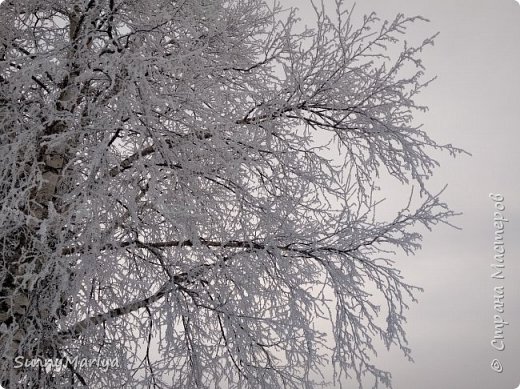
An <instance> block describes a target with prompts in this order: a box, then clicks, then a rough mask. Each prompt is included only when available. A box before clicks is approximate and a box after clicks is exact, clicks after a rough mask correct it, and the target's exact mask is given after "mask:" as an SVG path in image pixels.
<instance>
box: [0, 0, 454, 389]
mask: <svg viewBox="0 0 520 389" xmlns="http://www.w3.org/2000/svg"><path fill="white" fill-rule="evenodd" d="M336 6H337V7H336V8H337V9H336V13H335V15H334V17H329V16H327V15H328V13H327V12H325V11H324V10H323V9H322V8H320V7H315V8H314V9H315V16H316V25H315V27H314V28H313V29H305V28H303V27H301V25H300V24H298V23H297V17H296V13H295V11H294V10H283V9H282V8H281V7H280V5H276V4H275V5H272V4H271V3H270V2H268V1H265V0H73V1H69V0H16V1H15V0H6V1H4V2H3V3H2V5H1V6H0V11H1V12H0V206H1V210H0V252H1V264H0V280H1V288H0V304H1V310H0V357H1V368H0V377H1V383H2V385H3V386H5V387H9V388H17V387H23V388H28V387H30V388H58V387H59V388H72V387H84V386H88V387H90V388H120V387H125V388H147V387H150V388H166V387H169V388H170V387H173V388H298V389H300V388H314V387H317V386H318V384H319V382H321V381H322V380H324V381H327V380H332V381H338V380H343V378H345V377H347V376H350V377H353V378H354V379H357V380H359V381H361V379H362V377H363V376H364V375H365V374H368V375H369V376H372V377H373V379H375V382H376V385H378V384H381V383H382V384H389V382H390V381H389V378H390V374H389V373H387V372H385V371H381V370H380V369H378V368H377V367H376V366H374V365H373V363H372V362H371V357H372V356H373V354H374V352H375V349H374V342H375V340H376V339H380V340H382V342H383V344H384V345H386V346H387V347H390V346H391V345H396V346H397V347H398V348H400V349H401V350H402V351H403V352H404V355H405V356H409V349H408V348H407V343H406V338H405V332H404V330H403V322H404V319H405V318H404V310H405V309H406V307H407V305H406V304H407V302H409V301H411V300H413V298H414V291H415V288H414V287H412V286H411V285H409V284H407V283H406V281H405V280H403V278H402V277H401V276H400V274H399V271H398V270H397V269H396V268H395V266H394V264H393V262H392V261H391V260H390V254H389V253H388V251H389V250H390V251H391V250H397V249H402V250H404V253H411V252H413V251H414V250H416V249H417V248H418V247H419V241H420V238H421V236H420V234H419V233H418V232H417V225H418V224H423V225H425V226H426V227H430V226H431V225H433V224H436V223H438V222H446V220H447V218H448V217H449V216H451V215H452V214H453V212H452V211H450V210H449V208H447V206H446V205H445V204H444V203H442V202H441V201H440V200H439V198H438V196H435V195H432V194H431V193H430V192H429V191H428V189H427V187H426V186H425V185H424V182H425V179H427V178H428V177H429V176H430V175H431V173H432V168H434V167H435V165H437V162H436V161H435V160H434V159H433V158H432V157H431V151H432V150H433V149H443V150H446V151H448V152H449V153H452V154H455V153H457V152H459V150H457V149H455V148H453V147H452V146H450V145H447V146H441V145H438V144H437V143H435V142H434V141H433V140H432V139H430V137H429V136H428V135H427V134H426V133H425V132H424V131H423V130H422V129H421V128H420V127H419V126H417V125H415V124H413V122H412V115H413V114H414V113H415V112H416V111H417V110H424V109H425V108H424V107H422V106H420V105H418V104H416V103H415V102H414V98H415V97H416V95H417V93H418V92H420V91H421V90H422V88H423V87H424V86H425V85H426V84H427V82H424V81H422V79H423V77H422V76H423V66H422V64H421V61H420V59H419V56H420V52H421V50H422V49H423V48H424V47H425V46H427V45H429V44H431V43H432V39H426V40H425V41H424V42H423V43H421V44H419V45H417V46H407V45H406V44H404V45H402V44H401V43H400V42H402V37H403V36H404V35H403V34H404V33H405V29H406V27H407V26H408V25H409V24H411V23H414V22H415V21H418V20H421V18H419V17H415V18H406V17H404V16H402V15H398V16H397V17H396V18H395V19H394V20H393V21H390V22H382V21H380V20H379V19H378V18H377V17H376V16H375V15H373V14H372V15H369V16H366V17H364V18H362V19H360V20H359V21H358V22H357V23H356V22H354V18H353V17H352V12H350V11H348V12H347V8H345V6H344V5H343V4H342V2H341V1H340V0H338V1H337V3H336ZM390 47H392V48H393V49H392V50H389V49H390ZM396 47H397V48H399V50H396V49H395V48H396ZM390 52H393V53H395V55H388V53H390ZM386 176H388V177H393V178H394V179H396V180H397V181H399V182H401V183H403V184H406V185H408V186H409V187H410V188H412V187H416V188H417V190H416V195H414V196H411V200H410V201H406V200H403V201H402V205H403V206H402V209H401V210H400V211H397V212H396V214H395V216H394V217H393V218H390V219H389V220H385V219H384V218H381V217H379V215H377V216H376V213H375V210H376V205H377V202H378V201H379V198H380V197H381V196H379V195H378V193H380V191H379V190H378V185H379V177H386ZM327 324H328V327H327ZM76 357H78V358H79V361H81V360H83V358H86V359H88V360H96V359H98V358H104V359H106V360H111V358H115V359H116V360H117V366H111V367H110V368H109V369H103V368H100V366H96V365H95V364H94V365H92V366H85V365H84V364H81V363H75V362H74V358H76ZM20 358H22V359H23V361H30V360H35V359H39V360H42V361H46V360H49V359H51V358H62V359H63V360H65V361H66V363H65V364H64V365H63V366H62V367H61V368H58V367H56V368H50V367H49V366H47V368H44V367H41V366H40V367H30V366H26V365H24V366H22V367H19V366H18V367H17V366H16V365H17V363H16V362H15V361H17V360H18V361H20V360H21V359H20ZM86 359H85V360H86ZM76 361H78V359H76ZM329 364H330V365H331V366H333V367H334V370H332V369H331V370H330V371H331V373H330V375H329V374H328V373H327V372H328V371H329V370H327V365H329Z"/></svg>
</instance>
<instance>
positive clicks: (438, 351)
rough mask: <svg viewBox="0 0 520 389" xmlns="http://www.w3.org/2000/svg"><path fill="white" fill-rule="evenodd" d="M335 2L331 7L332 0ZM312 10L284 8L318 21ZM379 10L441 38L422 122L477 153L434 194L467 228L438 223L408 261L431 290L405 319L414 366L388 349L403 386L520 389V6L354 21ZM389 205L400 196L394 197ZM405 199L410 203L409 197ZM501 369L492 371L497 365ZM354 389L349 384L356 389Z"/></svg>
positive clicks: (367, 1)
mask: <svg viewBox="0 0 520 389" xmlns="http://www.w3.org/2000/svg"><path fill="white" fill-rule="evenodd" d="M323 1H324V3H325V5H326V6H329V5H330V6H333V4H334V1H333V0H323ZM304 3H306V2H303V1H301V2H299V3H298V2H297V1H296V0H284V1H282V4H291V5H297V6H299V7H300V8H301V9H302V11H304V13H305V16H307V15H310V13H309V12H308V9H307V7H306V4H304ZM372 10H373V11H376V12H377V13H378V14H379V15H380V16H381V17H382V18H392V17H393V16H394V15H395V14H396V13H400V12H401V13H404V14H406V15H408V16H412V15H422V16H424V17H426V18H428V19H430V23H426V24H421V25H416V26H415V27H413V28H412V29H410V31H409V32H408V35H407V39H409V40H410V41H416V42H417V41H418V40H419V39H422V38H425V37H426V36H429V35H432V34H434V33H436V32H440V35H439V36H438V38H437V39H436V41H435V46H434V47H430V48H428V49H427V50H426V51H425V52H424V55H423V57H422V58H423V59H424V63H425V65H426V68H427V74H428V75H432V76H434V75H437V76H438V80H437V81H435V82H434V83H433V84H431V86H430V87H429V88H428V89H427V90H426V91H425V92H424V93H423V94H422V95H421V97H420V98H419V101H420V102H421V103H423V104H425V105H427V106H429V107H430V110H429V112H427V113H426V114H424V115H421V116H420V117H419V116H418V117H417V119H418V122H421V123H424V125H425V129H426V130H427V131H428V133H429V134H430V135H431V136H432V137H433V138H434V139H436V140H438V141H439V142H440V143H453V144H454V145H456V146H459V147H462V148H464V149H466V150H467V151H469V152H470V153H472V157H464V156H463V157H460V158H457V159H452V158H450V157H448V156H447V155H441V156H440V157H439V161H440V162H441V167H440V168H439V169H437V171H436V175H435V177H434V179H433V182H432V186H433V187H437V188H439V189H440V188H442V186H443V184H444V183H448V185H449V186H448V188H447V190H446V192H445V195H444V199H445V200H446V201H447V202H448V203H449V204H450V205H451V206H452V207H453V208H454V209H456V210H458V211H461V212H463V213H464V214H463V215H462V216H460V217H458V218H457V219H456V220H455V223H456V224H457V225H458V226H460V227H462V230H461V231H458V230H455V229H451V228H448V227H444V226H440V227H439V228H437V229H435V230H434V231H433V232H432V233H426V234H425V237H424V242H423V250H422V251H420V252H419V253H418V254H417V255H416V256H414V257H410V258H407V257H404V258H399V260H398V266H399V268H401V269H402V270H403V273H404V275H405V276H406V277H407V278H408V280H409V281H410V282H411V283H413V284H416V285H419V286H422V287H424V288H425V292H424V293H422V294H420V295H419V304H416V305H413V306H412V308H411V311H410V312H409V314H408V326H407V330H408V340H409V342H410V346H411V348H412V350H413V357H414V359H415V363H413V364H412V363H409V362H407V361H406V360H405V359H403V358H402V354H400V353H398V352H390V353H385V352H384V350H382V352H381V353H380V356H379V363H381V364H382V366H384V367H385V368H387V369H389V370H391V371H392V373H393V377H394V379H393V382H394V387H395V388H396V389H417V388H421V389H469V388H471V389H490V388H493V389H495V388H496V389H502V388H504V389H513V388H517V387H518V386H519V385H520V369H519V367H520V309H519V307H520V282H519V281H520V266H519V261H520V244H519V240H518V236H519V230H520V209H519V204H518V202H517V199H518V198H519V195H520V177H519V176H520V174H519V172H520V153H519V151H518V143H519V140H520V135H519V134H520V125H519V124H518V123H519V120H518V119H519V116H520V99H519V98H518V92H519V87H520V73H519V69H520V45H519V43H520V5H518V4H517V3H516V1H514V0H474V1H460V0H452V1H449V0H440V1H439V0H438V1H435V2H433V1H429V0H414V1H404V0H363V1H359V2H358V3H357V4H356V14H357V15H358V16H360V15H361V14H362V13H368V12H370V11H372ZM304 19H306V17H305V18H304ZM490 192H494V193H501V194H503V196H504V197H505V201H504V204H505V206H506V210H505V211H504V212H505V214H506V217H507V218H508V219H509V220H510V222H509V223H507V224H506V232H505V247H506V256H505V262H506V268H505V271H504V275H505V280H503V281H502V280H493V279H492V278H491V274H492V268H491V264H492V263H493V262H494V259H493V240H494V227H493V211H494V210H493V205H494V204H493V201H492V200H491V199H490V198H489V197H488V195H489V193H490ZM387 196H388V197H389V200H390V201H393V199H392V193H388V194H387ZM395 200H396V201H397V200H400V203H402V201H401V200H402V199H398V198H396V199H395ZM494 286H504V288H505V289H504V290H505V307H504V308H505V312H504V313H503V317H504V320H506V321H508V322H509V323H510V325H509V326H507V327H506V328H505V331H504V335H505V345H506V349H505V350H504V351H502V352H499V351H496V350H494V349H493V348H492V347H491V344H490V342H491V340H492V338H493V334H494V329H495V328H494V323H493V315H494V314H495V312H494V311H493V295H494V291H493V288H494ZM495 358H498V359H499V360H500V361H501V363H502V365H503V372H502V373H501V374H498V373H495V372H494V371H493V370H492V369H491V367H490V364H491V361H492V360H493V359H495ZM356 387H357V386H356V385H354V384H353V385H352V388H356Z"/></svg>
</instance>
